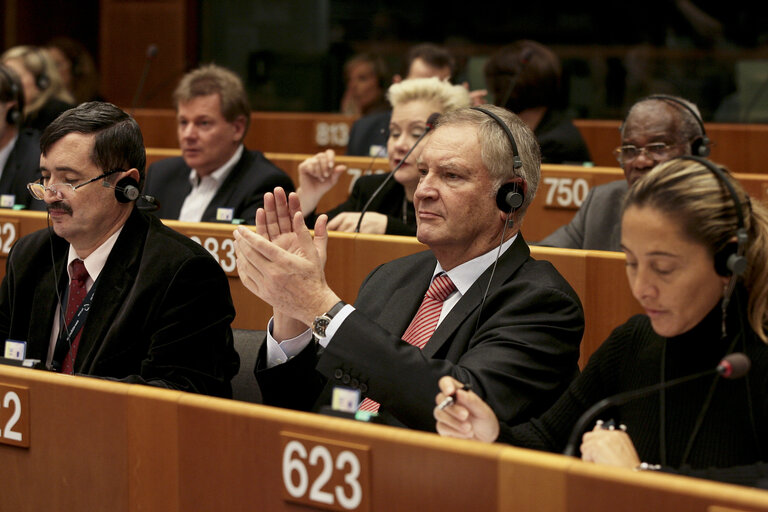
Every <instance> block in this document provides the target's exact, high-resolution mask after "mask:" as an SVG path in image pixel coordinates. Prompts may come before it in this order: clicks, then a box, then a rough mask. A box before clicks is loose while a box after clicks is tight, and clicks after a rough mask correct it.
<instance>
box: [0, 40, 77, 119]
mask: <svg viewBox="0 0 768 512" xmlns="http://www.w3.org/2000/svg"><path fill="white" fill-rule="evenodd" d="M0 61H2V63H3V64H5V65H6V66H8V67H9V68H12V69H13V70H14V71H15V72H16V73H17V74H18V75H19V78H21V84H22V87H23V89H24V104H25V107H24V119H25V120H24V126H25V127H28V128H34V129H36V130H38V131H40V132H42V131H43V130H45V128H46V127H47V126H48V125H49V124H51V122H52V121H53V120H54V119H56V118H57V117H59V114H61V113H62V112H64V111H65V110H69V109H70V108H72V107H73V106H74V99H73V98H72V96H71V95H70V94H69V92H67V90H66V89H65V88H64V84H63V83H62V81H61V76H60V75H59V71H58V70H57V69H56V65H55V64H54V63H53V59H51V56H50V55H49V54H48V52H47V51H46V50H45V49H43V48H39V47H37V46H14V47H13V48H9V49H8V50H6V51H5V52H4V53H3V54H2V55H0Z"/></svg>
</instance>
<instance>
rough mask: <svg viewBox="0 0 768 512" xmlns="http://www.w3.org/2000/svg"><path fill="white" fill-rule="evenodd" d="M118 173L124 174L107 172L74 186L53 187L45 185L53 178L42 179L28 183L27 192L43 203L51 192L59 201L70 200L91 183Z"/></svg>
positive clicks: (60, 184) (54, 185) (55, 185)
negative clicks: (47, 193) (46, 194)
mask: <svg viewBox="0 0 768 512" xmlns="http://www.w3.org/2000/svg"><path fill="white" fill-rule="evenodd" d="M117 172H123V169H112V170H111V171H107V172H105V173H103V174H100V175H99V176H96V177H95V178H91V179H89V180H87V181H84V182H82V183H79V184H77V185H72V184H71V183H53V184H51V185H45V182H47V181H50V179H51V178H50V177H48V178H40V179H39V180H38V181H34V182H32V183H27V190H29V193H30V194H32V197H34V198H35V199H39V200H41V201H42V200H43V199H45V193H46V192H50V193H51V194H53V195H54V196H56V197H58V198H59V199H68V198H70V197H72V196H73V195H75V190H77V189H79V188H80V187H84V186H86V185H87V184H89V183H93V182H94V181H98V180H100V179H103V178H106V177H107V176H111V175H112V174H115V173H117Z"/></svg>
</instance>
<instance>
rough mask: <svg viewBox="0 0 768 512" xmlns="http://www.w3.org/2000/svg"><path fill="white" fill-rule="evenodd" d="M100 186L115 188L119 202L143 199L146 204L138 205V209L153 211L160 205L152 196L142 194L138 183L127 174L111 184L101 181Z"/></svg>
mask: <svg viewBox="0 0 768 512" xmlns="http://www.w3.org/2000/svg"><path fill="white" fill-rule="evenodd" d="M101 184H102V186H103V187H105V188H112V189H114V190H115V199H117V200H118V201H120V202H121V203H129V202H131V201H137V200H139V199H141V200H143V201H144V202H145V203H147V204H146V205H141V206H139V209H141V210H144V211H150V212H151V211H155V210H157V209H158V208H159V207H160V204H159V203H158V202H157V200H156V199H155V198H154V197H153V196H148V195H144V194H142V193H141V192H140V191H139V183H138V182H137V181H136V180H135V179H133V178H131V177H130V176H127V177H125V178H123V179H121V180H120V181H118V182H117V183H116V184H114V185H112V184H111V183H109V182H108V181H106V180H105V181H102V182H101Z"/></svg>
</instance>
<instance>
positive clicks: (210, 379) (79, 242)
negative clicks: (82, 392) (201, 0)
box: [0, 102, 239, 397]
mask: <svg viewBox="0 0 768 512" xmlns="http://www.w3.org/2000/svg"><path fill="white" fill-rule="evenodd" d="M40 149H41V157H40V172H41V174H42V178H41V179H40V180H38V181H36V182H33V183H30V184H29V187H28V188H29V191H30V192H31V193H32V195H33V197H35V199H38V200H40V201H44V202H45V205H46V206H47V208H48V211H49V213H50V224H51V227H50V228H49V229H44V230H40V231H37V232H35V233H32V234H30V235H27V236H25V237H23V238H21V239H20V240H19V241H18V242H16V244H15V245H14V246H13V249H12V250H11V252H10V254H9V256H8V264H7V270H6V275H5V278H4V279H3V282H2V285H0V337H1V338H0V339H2V340H4V341H5V340H9V341H6V343H9V342H10V343H13V341H16V342H23V343H25V344H26V357H27V358H29V359H38V360H40V361H42V362H43V364H44V365H45V367H46V368H48V369H51V370H55V371H61V372H62V373H69V374H84V375H91V376H96V377H103V378H111V379H116V380H120V381H124V382H130V383H142V384H149V385H154V386H160V387H165V388H170V389H179V390H183V391H190V392H196V393H204V394H210V395H215V396H224V397H229V396H231V395H232V389H231V386H230V380H231V378H232V376H233V375H234V374H235V373H236V372H237V370H238V367H239V359H238V356H237V353H236V352H235V350H234V347H233V341H232V331H231V329H230V323H231V321H232V319H233V318H234V308H233V306H232V299H231V297H230V293H229V285H228V283H227V278H226V276H225V274H224V272H223V270H222V269H221V267H220V266H219V265H218V264H217V263H216V261H215V260H214V259H213V258H212V257H211V256H210V254H208V252H207V251H206V250H205V249H203V248H202V247H200V245H198V244H196V243H195V242H193V241H191V240H190V239H189V238H187V237H185V236H183V235H181V234H179V233H177V232H175V231H173V230H171V229H169V228H167V227H165V226H164V225H163V224H162V223H161V222H160V221H159V220H158V219H156V218H154V217H153V216H151V215H147V214H144V213H142V212H140V211H139V210H138V209H137V208H136V207H135V204H134V201H135V200H136V199H137V197H138V196H139V194H140V190H141V188H142V185H143V181H144V166H145V162H146V156H145V152H144V143H143V139H142V136H141V131H140V130H139V127H138V125H137V124H136V121H134V120H133V118H131V117H130V116H128V114H126V113H125V112H123V111H122V110H120V109H119V108H117V107H115V106H114V105H111V104H109V103H100V102H90V103H84V104H82V105H80V106H78V107H76V108H74V109H71V110H68V111H67V112H65V113H63V114H62V115H61V116H59V117H58V118H57V119H56V120H55V121H54V122H53V123H51V124H50V125H49V126H48V128H47V129H46V130H45V132H43V134H42V137H41V141H40Z"/></svg>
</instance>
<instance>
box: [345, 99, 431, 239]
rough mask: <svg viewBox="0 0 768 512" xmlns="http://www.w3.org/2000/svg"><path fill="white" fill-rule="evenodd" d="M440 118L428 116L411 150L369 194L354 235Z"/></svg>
mask: <svg viewBox="0 0 768 512" xmlns="http://www.w3.org/2000/svg"><path fill="white" fill-rule="evenodd" d="M439 117H440V114H439V113H438V112H433V113H432V114H430V116H429V117H428V118H427V127H426V128H425V129H424V133H422V134H421V135H420V136H419V138H418V139H416V142H414V143H413V146H411V149H409V150H408V152H407V153H406V154H405V156H404V157H403V159H402V160H400V163H399V164H397V165H396V166H395V168H394V169H392V172H390V173H389V175H387V177H386V178H384V181H382V182H381V185H379V187H378V188H377V189H376V190H374V191H373V194H371V197H369V198H368V201H366V202H365V206H363V209H362V210H360V218H359V219H357V226H355V233H359V232H360V226H361V225H362V223H363V215H365V212H367V211H368V208H370V206H371V203H372V202H373V199H374V198H375V197H376V196H377V195H379V193H380V192H381V191H382V189H383V188H384V186H385V185H386V184H387V183H389V180H391V179H392V176H394V175H395V173H396V172H397V171H398V170H399V169H400V167H402V166H403V164H404V163H405V161H406V160H408V157H409V156H411V153H412V152H413V150H414V149H416V146H418V145H419V142H421V141H422V139H423V138H424V137H426V136H427V134H428V133H429V132H430V130H432V128H434V127H435V124H436V123H437V120H438V118H439Z"/></svg>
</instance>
